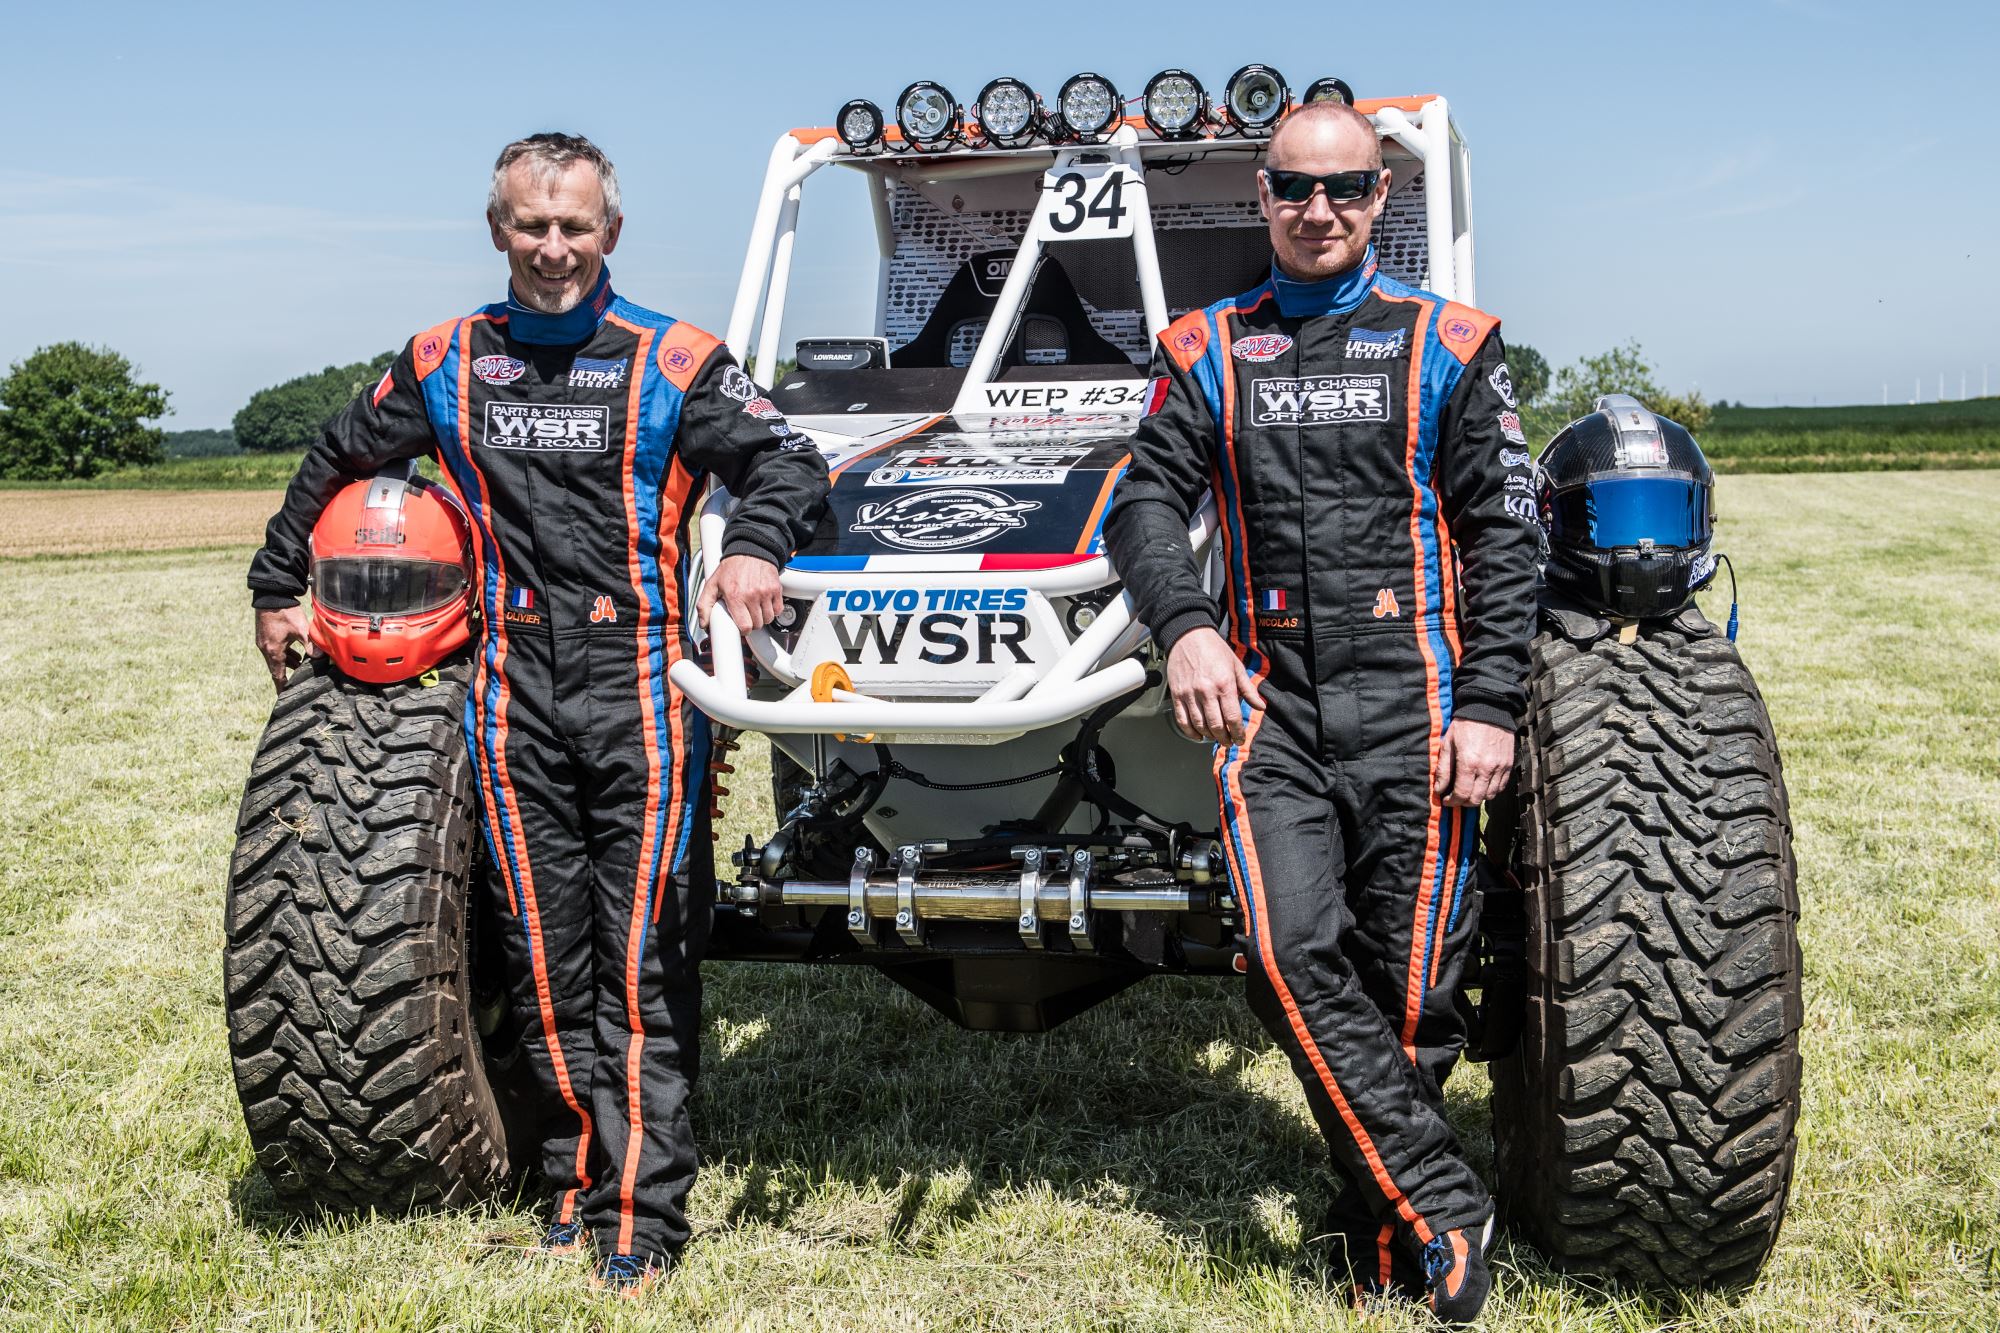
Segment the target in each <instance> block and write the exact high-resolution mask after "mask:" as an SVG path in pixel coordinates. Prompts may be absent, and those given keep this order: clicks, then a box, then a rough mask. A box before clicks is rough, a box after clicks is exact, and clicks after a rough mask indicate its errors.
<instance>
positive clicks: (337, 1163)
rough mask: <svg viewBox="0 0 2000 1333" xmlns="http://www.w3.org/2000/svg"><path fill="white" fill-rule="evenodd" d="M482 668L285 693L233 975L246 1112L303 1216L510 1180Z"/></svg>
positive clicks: (242, 882)
mask: <svg viewBox="0 0 2000 1333" xmlns="http://www.w3.org/2000/svg"><path fill="white" fill-rule="evenodd" d="M470 671H471V667H470V663H469V660H468V659H465V658H461V659H459V660H458V661H456V662H455V663H453V664H451V665H449V666H447V667H445V668H444V669H442V671H441V672H440V679H439V681H438V683H437V684H435V685H432V686H428V687H426V686H424V685H423V684H421V683H420V682H417V681H411V682H407V683H404V684H401V685H390V686H386V687H385V686H374V685H366V684H362V683H359V682H356V681H353V680H350V679H348V678H346V677H343V676H341V675H340V674H339V673H338V672H336V671H334V670H333V669H331V668H330V667H329V666H328V665H327V664H326V663H325V662H324V661H320V660H315V661H312V662H308V663H307V664H306V665H305V666H303V667H301V668H300V669H299V671H298V672H297V673H296V674H295V675H294V676H293V678H292V681H291V683H290V684H289V685H287V686H286V687H285V689H284V690H283V691H282V692H281V693H280V694H279V695H278V702H277V706H276V707H275V708H274V709H273V710H272V712H271V721H270V725H269V726H268V727H267V728H266V729H265V731H264V736H263V739H262V740H261V741H260V742H259V744H258V747H257V755H256V760H255V762H254V764H253V765H252V768H251V772H250V781H249V784H248V786H247V787H246V788H245V790H244V793H243V807H242V811H241V813H240V814H239V816H238V820H237V842H236V855H235V859H234V861H233V862H232V864H231V867H230V881H229V907H228V932H229V940H228V944H227V947H226V949H225V953H224V960H223V975H224V985H225V988H226V991H227V1002H228V1008H229V1049H230V1056H231V1060H232V1063H233V1064H234V1066H235V1073H236V1087H237V1091H238V1093H239V1094H240V1095H241V1097H242V1101H243V1114H244V1119H245V1120H246V1121H247V1122H248V1124H249V1128H250V1141H251V1144H252V1146H253V1147H254V1148H255V1149H256V1153H257V1161H258V1164H259V1165H260V1166H262V1167H263V1169H264V1174H265V1176H266V1177H267V1178H268V1179H269V1180H270V1182H271V1188H272V1189H273V1190H274V1191H276V1193H277V1195H278V1198H279V1199H280V1200H281V1201H282V1202H284V1203H285V1204H287V1205H291V1206H294V1207H300V1208H329V1209H368V1208H376V1209H382V1210H385V1211H400V1210H403V1209H408V1208H412V1207H418V1206H425V1205H445V1206H453V1205H458V1204H462V1203H466V1202H470V1201H471V1200H473V1199H475V1198H477V1197H479V1196H481V1195H483V1194H486V1193H489V1192H491V1191H493V1190H495V1189H496V1188H498V1187H499V1186H500V1185H501V1184H502V1182H503V1181H504V1180H505V1178H506V1175H507V1151H506V1138H505V1135H504V1133H503V1130H502V1124H501V1118H500V1110H499V1106H498V1105H497V1103H496V1100H495V1097H494V1093H493V1089H492V1086H491V1084H490V1083H489V1082H488V1078H487V1073H486V1070H485V1068H484V1066H483V1064H482V1061H481V1053H480V1046H479V1036H478V1033H477V1031H476V1028H475V1015H474V1011H473V1007H472V1002H471V998H470V995H469V986H468V962H469V959H468V949H469V941H468V939H467V902H466V898H467V891H468V888H469V883H468V881H469V879H470V877H471V874H472V867H473V865H474V864H475V852H476V848H475V845H474V840H475V839H476V838H477V836H478V820H477V816H476V814H475V809H474V805H473V787H472V780H471V774H470V771H469V769H470V764H469V761H468V759H467V756H466V752H465V741H464V731H463V726H464V723H463V719H462V709H463V706H464V701H465V689H466V682H467V678H468V676H469V675H470Z"/></svg>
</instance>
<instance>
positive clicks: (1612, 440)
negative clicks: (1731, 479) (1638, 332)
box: [1538, 393, 1715, 620]
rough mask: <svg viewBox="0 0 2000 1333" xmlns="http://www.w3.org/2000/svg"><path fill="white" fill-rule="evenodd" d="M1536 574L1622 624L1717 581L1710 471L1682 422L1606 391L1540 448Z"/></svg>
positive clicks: (1679, 603)
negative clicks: (1543, 558) (1544, 551)
mask: <svg viewBox="0 0 2000 1333" xmlns="http://www.w3.org/2000/svg"><path fill="white" fill-rule="evenodd" d="M1538 471H1539V473H1540V478H1541V480H1540V491H1541V510H1542V526H1543V529H1544V530H1545V531H1546V533H1547V535H1548V560H1547V563H1546V564H1545V565H1544V566H1543V571H1542V572H1543V576H1544V578H1546V580H1547V581H1548V585H1549V587H1550V588H1551V589H1553V590H1555V591H1556V592H1559V593H1561V594H1563V595H1564V596H1566V597H1569V598H1572V599H1574V600H1575V601H1578V602H1580V603H1582V604H1583V605H1585V606H1587V607H1590V608H1592V609H1594V610H1596V611H1599V612H1601V613H1603V614H1606V615H1611V616H1615V617H1618V618H1619V619H1622V620H1640V619H1643V618H1646V617H1649V616H1665V615H1672V614H1673V613H1674V612H1676V611H1678V610H1680V609H1681V608H1682V607H1684V606H1686V605H1687V604H1688V602H1689V600H1690V599H1692V598H1693V597H1694V594H1695V593H1696V592H1697V591H1698V590H1700V589H1701V588H1703V587H1705V586H1706V585H1707V584H1708V581H1709V580H1710V579H1712V578H1714V577H1715V556H1714V555H1713V554H1712V553H1711V552H1710V550H1709V542H1710V541H1711V539H1712V538H1713V537H1714V535H1715V473H1714V472H1713V471H1711V470H1710V468H1709V466H1708V460H1707V459H1706V458H1704V457H1703V456H1702V452H1701V446H1700V445H1698V444H1696V443H1695V442H1694V436H1692V435H1690V434H1689V433H1688V431H1687V428H1686V427H1684V426H1682V425H1680V424H1679V423H1678V422H1673V421H1668V420H1667V419H1666V418H1664V417H1659V416H1655V415H1653V413H1652V412H1650V411H1648V410H1647V409H1646V407H1645V405H1644V404H1642V403H1641V402H1640V401H1639V400H1638V399H1636V398H1634V397H1632V396H1631V395H1630V394H1623V393H1614V394H1607V395H1605V396H1604V397H1602V398H1600V399H1598V400H1597V408H1596V410H1595V411H1593V412H1592V413H1591V414H1590V415H1589V416H1587V417H1582V418H1580V419H1578V420H1576V421H1572V422H1570V424H1569V425H1567V426H1565V427H1563V429H1562V432H1561V433H1560V434H1559V435H1557V436H1556V437H1555V439H1553V440H1551V441H1550V442H1549V447H1548V448H1547V449H1545V450H1543V451H1542V456H1541V460H1540V466H1539V469H1538Z"/></svg>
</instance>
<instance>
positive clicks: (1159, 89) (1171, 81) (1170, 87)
mask: <svg viewBox="0 0 2000 1333" xmlns="http://www.w3.org/2000/svg"><path fill="white" fill-rule="evenodd" d="M1144 106H1145V113H1146V124H1147V125H1149V126H1151V127H1152V130H1153V133H1155V134H1157V135H1159V136H1160V137H1161V138H1162V139H1192V138H1194V137H1195V136H1197V135H1199V134H1200V133H1201V128H1202V124H1203V122H1204V121H1205V120H1207V118H1208V93H1207V92H1206V91H1204V90H1203V88H1202V86H1201V80H1200V79H1197V78H1196V77H1195V76H1194V75H1192V74H1190V73H1188V72H1187V71H1186V70H1184V69H1163V70H1161V71H1160V72H1159V73H1158V74H1155V75H1154V76H1153V77H1152V78H1151V79H1149V80H1147V82H1146V97H1145V102H1144Z"/></svg>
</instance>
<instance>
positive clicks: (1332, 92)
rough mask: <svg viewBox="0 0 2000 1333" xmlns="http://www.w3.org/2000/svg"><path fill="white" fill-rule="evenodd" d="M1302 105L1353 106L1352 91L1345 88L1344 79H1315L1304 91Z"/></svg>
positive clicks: (1345, 82)
mask: <svg viewBox="0 0 2000 1333" xmlns="http://www.w3.org/2000/svg"><path fill="white" fill-rule="evenodd" d="M1301 101H1302V104H1304V105H1310V104H1312V103H1314V102H1339V103H1340V104H1341V105H1343V106H1353V105H1354V90H1353V89H1352V88H1350V87H1348V86H1347V81H1346V80H1345V79H1315V80H1314V81H1313V85H1312V87H1310V88H1308V89H1306V95H1305V97H1304V98H1303V99H1301Z"/></svg>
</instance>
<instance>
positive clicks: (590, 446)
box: [486, 403, 611, 453]
mask: <svg viewBox="0 0 2000 1333" xmlns="http://www.w3.org/2000/svg"><path fill="white" fill-rule="evenodd" d="M610 431H611V409H610V408H608V407H571V406H569V405H568V404H555V403H488V404H487V405H486V447H487V448H488V449H534V450H538V451H545V450H557V449H561V450H568V451H571V452H585V453H602V452H604V450H605V447H606V445H607V440H606V437H607V436H608V435H609V434H610Z"/></svg>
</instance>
